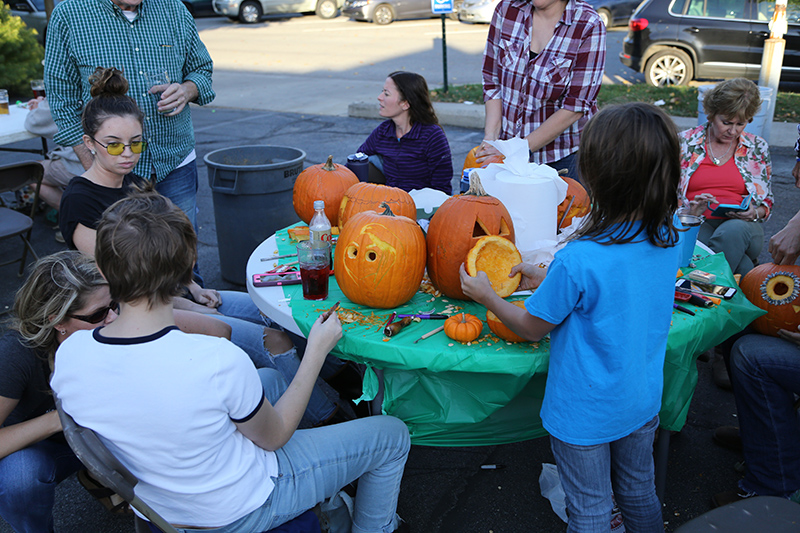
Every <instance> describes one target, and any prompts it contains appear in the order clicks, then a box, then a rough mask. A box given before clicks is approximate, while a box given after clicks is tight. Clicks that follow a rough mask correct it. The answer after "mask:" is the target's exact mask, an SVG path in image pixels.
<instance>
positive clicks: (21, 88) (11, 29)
mask: <svg viewBox="0 0 800 533" xmlns="http://www.w3.org/2000/svg"><path fill="white" fill-rule="evenodd" d="M42 59H44V48H43V47H42V45H40V44H39V43H38V42H37V41H36V34H35V33H34V31H33V30H31V29H30V28H28V27H27V26H26V25H25V23H24V22H22V19H21V18H19V17H15V16H13V15H11V12H10V11H9V9H8V6H6V4H5V3H3V2H0V65H3V68H0V88H2V89H8V92H9V93H10V95H11V96H21V95H28V94H29V93H30V82H31V80H32V79H41V77H42V73H43V70H44V68H43V67H42Z"/></svg>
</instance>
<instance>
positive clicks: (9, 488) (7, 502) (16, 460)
mask: <svg viewBox="0 0 800 533" xmlns="http://www.w3.org/2000/svg"><path fill="white" fill-rule="evenodd" d="M81 468H82V465H81V462H80V461H79V460H78V458H77V457H75V454H74V453H72V450H70V448H69V446H68V445H67V444H66V443H59V442H53V441H51V440H43V441H40V442H37V443H36V444H32V445H30V446H28V447H27V448H23V449H22V450H19V451H17V452H14V453H12V454H10V455H7V456H5V457H3V458H2V459H0V516H2V517H3V519H4V520H5V521H6V522H8V523H9V524H10V525H11V527H12V528H13V529H14V531H19V532H21V533H23V532H24V533H28V532H30V533H46V532H50V531H53V501H54V500H55V491H56V485H58V484H59V483H60V482H61V481H63V480H64V479H66V478H67V477H68V476H69V475H70V474H72V473H74V472H77V471H78V470H80V469H81Z"/></svg>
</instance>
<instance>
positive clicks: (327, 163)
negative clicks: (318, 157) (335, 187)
mask: <svg viewBox="0 0 800 533" xmlns="http://www.w3.org/2000/svg"><path fill="white" fill-rule="evenodd" d="M322 170H328V171H331V170H336V165H334V164H333V156H332V155H329V156H328V160H327V161H325V164H324V165H322Z"/></svg>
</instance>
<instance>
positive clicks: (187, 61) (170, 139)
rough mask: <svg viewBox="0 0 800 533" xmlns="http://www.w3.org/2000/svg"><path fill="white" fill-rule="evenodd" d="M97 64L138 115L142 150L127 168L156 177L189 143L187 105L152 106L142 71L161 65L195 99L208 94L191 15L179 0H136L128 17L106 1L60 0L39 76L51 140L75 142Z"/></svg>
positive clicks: (204, 55)
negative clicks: (192, 88) (120, 79)
mask: <svg viewBox="0 0 800 533" xmlns="http://www.w3.org/2000/svg"><path fill="white" fill-rule="evenodd" d="M97 67H106V68H109V67H116V68H117V69H119V70H121V71H123V73H124V74H125V78H126V79H127V80H128V83H129V85H130V88H129V89H128V95H130V96H131V97H132V98H133V99H134V100H136V103H137V104H138V105H139V108H140V109H141V110H142V112H143V113H144V115H145V124H144V136H145V139H146V140H147V142H148V144H147V150H145V151H144V152H142V155H141V158H140V159H139V164H138V165H137V166H136V168H135V169H134V172H135V173H136V174H138V175H139V176H142V177H145V178H149V177H150V175H151V171H152V169H155V172H156V176H157V179H158V180H159V181H160V180H162V179H164V177H166V175H167V174H169V173H170V172H172V171H173V170H174V169H175V168H177V167H178V165H179V164H180V163H181V162H182V161H183V160H184V159H185V158H186V157H187V156H188V155H189V154H190V153H191V152H192V150H193V149H194V130H193V128H192V115H191V111H190V110H189V106H188V105H187V106H186V107H184V109H183V111H182V112H181V113H180V114H178V115H176V116H174V117H167V116H164V115H161V114H160V113H158V111H157V110H156V97H155V96H154V95H152V94H150V93H148V92H147V82H146V79H145V75H146V73H148V72H156V71H158V70H159V69H160V70H166V71H167V73H168V74H169V77H170V80H171V81H173V82H177V83H183V82H184V81H191V82H193V83H194V84H195V85H196V86H197V91H198V97H197V100H196V101H195V102H196V103H197V104H200V105H205V104H207V103H209V102H211V101H212V100H213V99H214V96H215V94H214V91H213V90H212V89H211V72H212V69H213V63H212V61H211V56H210V55H209V53H208V51H207V50H206V47H205V45H204V44H203V43H202V41H200V36H199V35H198V34H197V28H196V26H195V24H194V19H193V18H192V16H191V15H190V14H189V12H188V11H187V10H186V8H185V7H184V6H183V4H181V2H180V1H179V0H143V1H142V3H141V4H139V7H138V9H137V15H136V18H135V19H134V20H133V22H130V21H128V19H127V18H126V17H125V15H124V14H123V11H122V10H121V9H120V8H119V7H117V6H116V5H114V4H113V3H112V2H111V1H110V0H65V1H63V2H61V3H59V4H58V5H57V6H56V8H55V10H53V16H52V18H51V20H50V24H49V25H48V27H47V46H46V48H45V62H44V79H45V86H46V88H47V99H48V101H49V102H50V109H51V111H52V113H53V119H54V120H55V122H56V125H57V126H58V133H57V134H56V136H55V142H56V143H58V144H60V145H62V146H75V145H77V144H80V143H81V137H82V135H83V128H82V127H81V112H82V110H83V107H84V104H85V103H86V102H88V101H89V100H90V99H91V95H90V93H89V90H90V89H91V85H90V84H89V76H90V75H91V74H92V73H93V72H94V71H95V69H96V68H97Z"/></svg>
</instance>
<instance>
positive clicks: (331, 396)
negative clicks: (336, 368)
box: [211, 293, 339, 428]
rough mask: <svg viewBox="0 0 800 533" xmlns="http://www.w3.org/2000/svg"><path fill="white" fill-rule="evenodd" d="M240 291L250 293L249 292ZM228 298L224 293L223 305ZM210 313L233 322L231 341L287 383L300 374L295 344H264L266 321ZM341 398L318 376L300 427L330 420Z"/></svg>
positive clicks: (255, 362) (255, 361) (257, 365)
mask: <svg viewBox="0 0 800 533" xmlns="http://www.w3.org/2000/svg"><path fill="white" fill-rule="evenodd" d="M240 294H244V295H245V296H247V293H240ZM247 298H248V299H249V298H250V297H249V296H247ZM228 299H229V298H228V297H227V296H226V295H225V294H223V296H222V303H223V305H225V301H226V300H228ZM220 307H221V306H220ZM211 316H213V317H214V318H216V319H219V320H222V321H223V322H225V323H226V324H228V325H229V326H231V342H233V343H234V344H235V345H236V346H238V347H239V348H241V349H242V350H244V351H245V353H247V355H248V356H249V357H250V360H251V361H253V364H254V365H255V366H256V368H273V369H275V370H277V371H279V372H280V373H281V375H282V376H283V378H284V379H285V380H286V383H291V382H292V380H293V379H294V376H295V374H297V369H298V368H300V357H299V356H298V355H297V350H296V349H295V348H292V349H291V350H288V351H286V352H284V353H279V354H273V353H271V352H270V351H269V350H267V349H266V348H265V347H264V337H265V334H266V331H265V329H264V328H265V327H266V326H265V325H264V323H263V322H262V323H261V324H260V325H259V324H254V323H253V322H249V321H247V320H242V319H240V318H233V317H230V316H224V315H211ZM338 399H339V395H338V394H337V393H336V391H335V390H333V388H332V387H331V386H330V385H328V384H327V383H325V382H324V381H323V380H322V379H320V378H317V383H316V385H315V386H314V389H313V390H312V391H311V398H310V399H309V400H308V407H306V412H305V414H304V415H303V419H302V420H301V421H300V427H301V428H310V427H314V426H316V425H318V424H320V423H321V422H324V421H325V420H327V419H328V418H329V417H330V416H331V415H333V413H334V412H335V411H336V403H335V402H336V400H338Z"/></svg>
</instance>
